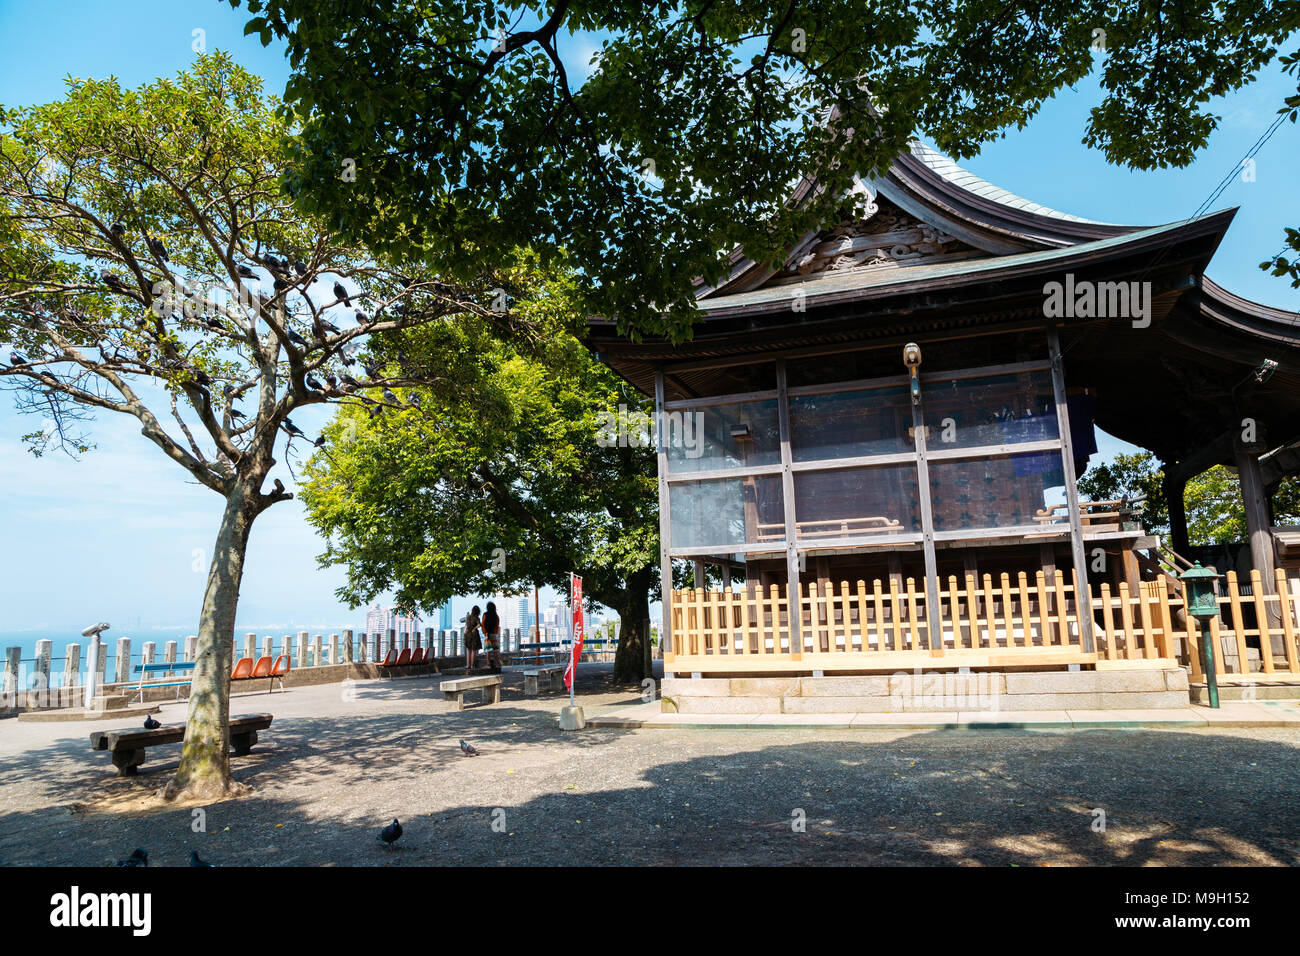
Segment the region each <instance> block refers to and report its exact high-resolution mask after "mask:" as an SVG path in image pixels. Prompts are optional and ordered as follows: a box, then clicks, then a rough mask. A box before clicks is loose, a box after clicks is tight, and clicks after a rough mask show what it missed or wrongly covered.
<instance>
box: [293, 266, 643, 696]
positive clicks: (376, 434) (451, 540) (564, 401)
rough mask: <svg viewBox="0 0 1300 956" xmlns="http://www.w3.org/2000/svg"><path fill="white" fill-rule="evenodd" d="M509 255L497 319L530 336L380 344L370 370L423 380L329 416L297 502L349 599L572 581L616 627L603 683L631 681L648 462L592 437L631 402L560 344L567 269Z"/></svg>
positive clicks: (450, 329) (411, 603)
mask: <svg viewBox="0 0 1300 956" xmlns="http://www.w3.org/2000/svg"><path fill="white" fill-rule="evenodd" d="M517 261H518V265H517V268H516V269H514V270H513V271H512V272H509V273H507V275H508V277H509V279H510V281H511V284H512V287H513V288H516V289H518V290H519V291H518V298H517V299H516V300H513V301H512V302H511V303H510V309H511V311H512V312H513V313H515V314H518V315H520V316H522V317H523V318H524V320H525V321H526V322H527V323H528V324H529V326H530V327H531V328H532V329H533V332H534V334H533V335H532V336H531V337H529V338H527V339H519V338H513V339H508V338H503V337H502V336H501V335H500V334H499V331H498V330H497V329H496V328H494V327H493V325H492V324H491V323H489V322H485V321H482V320H475V319H473V318H472V317H467V318H464V319H462V320H461V321H459V322H457V323H455V324H439V325H433V326H425V327H422V328H419V329H416V330H411V331H406V332H402V333H401V334H394V335H388V336H384V337H383V339H382V341H381V342H376V343H375V346H374V348H375V353H376V356H377V360H379V361H385V362H389V363H392V364H395V365H401V366H402V367H404V368H406V369H407V370H408V372H407V374H409V375H410V376H411V377H413V378H417V379H420V380H421V381H422V382H424V383H425V384H423V385H421V386H420V387H419V388H413V389H409V390H405V391H404V392H403V395H404V396H405V398H404V401H405V404H406V405H407V407H406V408H405V409H404V410H403V411H400V412H389V411H384V412H383V413H381V414H376V415H371V414H369V413H368V412H365V411H362V410H359V409H356V408H353V409H345V410H343V411H342V412H341V414H340V417H339V419H338V420H337V421H336V422H335V423H333V424H332V425H331V426H330V427H329V428H328V429H327V430H326V436H327V438H331V439H333V441H332V443H331V445H330V446H328V447H327V449H326V450H324V451H323V452H322V453H320V454H318V455H316V456H315V457H314V458H313V459H312V460H311V462H310V463H309V464H308V467H307V470H306V482H305V484H304V486H303V491H302V497H303V501H304V502H305V503H306V505H307V508H308V512H309V516H310V520H311V521H312V522H313V523H314V524H315V526H316V527H317V529H318V530H319V531H320V532H321V534H322V535H323V536H325V537H326V539H327V541H328V542H329V546H328V548H327V550H326V552H325V553H324V554H323V555H322V557H321V562H322V565H330V564H338V565H343V566H345V567H346V568H347V575H348V577H347V583H346V584H345V585H344V586H343V587H342V588H341V589H340V591H339V597H340V598H341V599H343V600H345V601H347V602H349V603H350V604H352V605H353V606H357V605H360V604H363V603H365V602H367V601H369V600H371V599H372V598H373V597H375V596H376V595H378V594H379V593H381V592H384V591H386V590H388V589H389V588H392V589H394V591H395V595H396V600H397V602H398V603H400V604H402V605H404V606H408V607H418V608H422V609H424V610H426V611H428V612H432V611H433V610H434V609H435V608H437V607H439V606H441V605H442V604H443V603H445V602H446V601H447V600H448V599H449V598H451V597H452V596H453V595H457V594H467V593H468V594H492V593H495V592H496V591H505V592H507V593H510V592H514V593H519V592H520V591H522V590H523V589H525V588H529V587H532V586H544V585H549V586H551V587H553V588H555V589H556V590H558V591H560V593H562V594H563V593H566V592H567V589H568V586H569V578H568V575H569V572H571V571H574V572H577V573H578V574H580V575H581V576H582V578H583V591H584V595H585V597H586V598H587V601H588V604H589V605H591V606H592V607H594V605H595V604H597V603H598V604H602V605H605V606H606V607H610V608H613V609H614V610H616V611H617V612H618V613H619V616H620V618H621V620H622V627H621V641H620V645H619V648H618V653H617V656H616V659H615V679H617V680H620V681H639V680H641V679H643V678H644V677H646V676H648V675H649V666H650V633H649V617H650V613H649V603H650V600H651V599H652V597H654V596H657V592H658V587H657V585H658V574H657V561H658V546H659V526H658V507H657V505H658V497H657V483H656V478H655V460H654V453H653V448H652V446H650V445H649V444H646V445H640V446H637V445H634V444H632V443H630V442H624V443H621V444H620V443H617V442H616V441H614V442H611V441H609V440H607V439H606V438H605V437H604V436H603V434H602V431H601V428H600V424H601V421H602V419H601V417H600V416H601V412H604V411H608V410H611V409H616V408H617V406H618V404H619V403H620V402H623V403H629V404H632V405H633V406H634V407H635V405H636V402H637V401H638V399H639V400H642V401H643V399H641V398H640V396H637V397H635V398H634V397H632V396H631V395H630V394H629V393H630V392H631V389H630V387H629V386H627V384H626V383H624V382H623V381H622V380H621V379H619V378H618V377H617V376H615V375H614V374H613V373H612V372H610V371H609V370H608V369H606V368H605V367H604V366H602V365H600V364H599V363H598V362H597V361H595V359H594V357H593V356H592V355H591V354H590V353H589V352H588V351H587V349H586V348H584V346H583V345H582V343H581V342H580V341H579V340H578V339H577V338H576V337H575V334H574V333H575V332H579V331H580V330H581V325H582V318H583V316H582V313H581V312H579V311H577V310H576V309H575V308H574V289H573V283H574V278H573V276H572V274H571V273H569V274H556V273H554V272H543V271H542V270H540V269H539V267H538V265H537V263H536V261H535V260H534V259H533V257H529V256H525V257H521V258H519V259H518V260H517Z"/></svg>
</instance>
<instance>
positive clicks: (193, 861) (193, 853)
mask: <svg viewBox="0 0 1300 956" xmlns="http://www.w3.org/2000/svg"><path fill="white" fill-rule="evenodd" d="M190 866H210V867H214V868H215V867H216V864H215V863H209V862H208V861H207V860H201V859H199V851H198V850H190Z"/></svg>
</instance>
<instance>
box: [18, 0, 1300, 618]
mask: <svg viewBox="0 0 1300 956" xmlns="http://www.w3.org/2000/svg"><path fill="white" fill-rule="evenodd" d="M54 16H55V17H57V21H58V22H53V19H52V13H51V8H50V7H49V6H47V5H45V4H36V3H29V2H15V0H0V63H3V64H5V68H4V70H3V73H2V74H0V103H3V104H5V105H6V106H11V107H12V106H18V105H26V104H32V103H40V102H47V101H50V100H52V99H56V98H58V97H59V96H60V95H62V92H63V89H64V87H63V78H64V77H65V76H66V75H68V74H73V75H76V76H80V77H104V76H107V75H109V74H112V75H115V76H117V77H118V78H119V79H120V80H121V81H122V82H123V83H124V84H126V85H130V86H136V85H139V84H142V83H145V82H148V81H150V80H152V79H154V78H156V77H158V76H162V75H170V74H174V73H175V72H177V71H178V70H181V69H184V68H185V67H186V65H187V64H188V63H190V62H191V60H192V59H193V57H194V51H193V48H192V45H193V43H194V42H195V34H194V31H195V30H202V31H204V32H203V35H202V36H203V41H204V43H205V44H206V48H207V49H208V50H213V49H218V48H220V49H224V50H227V51H229V52H231V53H232V54H233V55H234V57H235V59H236V60H237V61H238V62H240V63H241V64H242V65H243V66H245V67H246V68H248V69H250V70H252V71H253V72H255V73H257V74H259V75H261V76H262V77H263V78H264V79H265V80H266V81H267V87H268V89H269V90H271V91H273V92H277V93H278V92H279V91H280V90H282V89H283V85H284V81H285V80H286V79H287V76H288V69H287V65H286V63H285V61H284V59H283V57H282V56H281V55H280V53H279V51H278V50H276V49H275V48H274V47H271V48H263V47H262V46H261V44H260V42H258V41H257V40H256V39H253V38H248V37H244V36H242V30H243V24H244V21H245V19H246V17H247V13H246V11H245V10H243V9H240V10H232V9H231V8H230V5H229V4H228V3H226V2H219V0H166V2H159V0H137V2H132V3H130V4H126V3H104V2H103V0H60V2H59V4H58V6H57V14H54ZM562 49H563V51H564V53H565V56H566V59H568V60H569V61H570V62H572V63H574V64H575V69H574V71H573V72H574V74H576V75H578V76H581V75H582V73H583V72H585V71H583V70H581V68H577V65H578V64H580V63H581V64H585V62H586V61H587V59H588V58H589V56H590V53H591V51H592V50H593V49H594V45H593V44H592V43H591V42H589V41H588V40H586V39H584V38H575V39H570V40H568V41H567V42H566V43H565V44H564V45H563V47H562ZM1294 91H1295V81H1294V80H1293V79H1290V78H1287V77H1284V76H1282V75H1281V74H1280V71H1278V70H1276V69H1273V70H1270V71H1267V72H1265V74H1264V75H1263V76H1262V77H1261V81H1260V82H1259V83H1257V84H1255V85H1254V86H1252V87H1250V88H1249V89H1248V90H1246V91H1245V92H1243V93H1241V94H1238V95H1235V96H1233V97H1231V98H1230V99H1229V100H1227V101H1226V102H1224V103H1223V104H1222V106H1221V108H1220V109H1218V112H1220V113H1222V115H1223V117H1224V119H1223V123H1222V126H1221V128H1220V130H1219V132H1218V133H1216V134H1215V136H1214V138H1213V139H1212V141H1211V144H1210V146H1209V148H1208V149H1207V150H1206V151H1205V152H1203V153H1202V154H1201V155H1200V156H1199V157H1198V159H1197V161H1196V162H1195V163H1194V164H1193V165H1192V166H1190V167H1189V168H1187V169H1184V170H1167V171H1155V172H1149V173H1137V172H1131V171H1127V170H1123V169H1119V168H1115V167H1111V166H1108V165H1107V164H1106V163H1105V161H1104V159H1103V157H1102V156H1101V155H1100V154H1099V153H1096V152H1092V151H1089V150H1087V149H1085V148H1084V147H1083V146H1082V145H1081V143H1080V140H1081V138H1082V131H1083V127H1084V122H1085V119H1086V114H1087V109H1088V108H1089V106H1091V105H1093V104H1094V103H1096V102H1097V101H1098V100H1099V95H1098V91H1097V86H1096V84H1095V83H1094V82H1091V81H1085V82H1083V83H1081V84H1080V85H1079V86H1078V88H1077V90H1076V91H1069V92H1067V93H1065V94H1064V95H1062V96H1061V97H1059V98H1058V99H1057V100H1055V101H1053V102H1052V103H1050V104H1049V105H1048V106H1047V107H1046V108H1045V109H1044V110H1043V112H1042V114H1041V115H1040V116H1039V117H1038V118H1037V119H1035V121H1034V122H1033V123H1032V124H1031V125H1030V126H1029V127H1028V128H1027V129H1025V130H1023V131H1020V132H1012V133H1011V134H1009V135H1008V137H1007V138H1006V139H1004V140H1002V141H1000V142H998V143H995V144H993V145H991V146H989V147H988V148H986V149H985V150H984V152H983V153H982V154H981V155H980V156H978V157H976V158H974V159H970V160H965V161H964V162H963V165H965V166H966V167H967V168H969V169H970V170H971V171H973V172H974V173H976V174H977V175H979V176H982V177H983V178H985V179H987V180H989V181H990V182H993V183H996V184H998V185H999V186H1003V187H1005V188H1007V189H1010V190H1011V191H1012V192H1015V193H1018V194H1020V195H1022V196H1025V197H1028V198H1030V199H1033V200H1035V201H1037V202H1040V203H1043V204H1045V205H1048V206H1051V207H1053V208H1055V209H1059V210H1062V211H1065V212H1071V213H1074V214H1076V215H1080V216H1086V217H1088V218H1090V219H1098V220H1103V221H1109V222H1119V223H1134V224H1155V223H1163V222H1170V221H1174V220H1177V219H1181V218H1183V217H1185V216H1187V215H1189V214H1190V213H1191V212H1192V211H1193V210H1195V209H1196V207H1197V206H1198V205H1200V203H1201V202H1202V200H1204V199H1205V198H1206V197H1207V195H1209V193H1210V192H1211V191H1212V189H1213V188H1214V186H1215V185H1216V184H1217V183H1218V182H1219V181H1220V179H1222V177H1223V176H1224V175H1225V174H1226V173H1227V172H1229V171H1230V170H1233V169H1234V168H1235V167H1236V166H1237V164H1238V162H1239V161H1240V159H1241V157H1242V156H1243V155H1244V154H1245V153H1246V151H1247V150H1248V149H1249V148H1250V147H1251V145H1252V144H1253V143H1254V142H1255V139H1256V138H1257V137H1258V135H1259V134H1260V133H1261V132H1262V131H1263V130H1264V128H1265V127H1266V126H1267V125H1268V124H1269V123H1270V122H1271V121H1272V120H1273V118H1274V114H1275V110H1276V109H1277V107H1278V106H1279V105H1280V104H1281V101H1282V98H1283V96H1285V95H1286V93H1288V92H1294ZM1296 146H1297V128H1296V127H1295V126H1292V125H1291V124H1289V123H1288V124H1285V125H1284V126H1283V127H1282V129H1281V130H1279V131H1278V133H1277V134H1276V135H1275V136H1274V137H1273V139H1272V140H1271V141H1270V142H1269V143H1268V145H1267V146H1266V147H1265V148H1264V150H1263V151H1262V152H1261V153H1260V154H1259V156H1258V157H1257V160H1256V170H1255V173H1256V177H1255V181H1254V182H1243V181H1242V180H1241V178H1240V177H1237V178H1235V179H1234V181H1233V183H1232V185H1231V186H1230V187H1229V188H1228V190H1227V191H1226V192H1225V193H1224V195H1223V196H1222V197H1221V198H1220V199H1219V201H1218V202H1217V203H1216V208H1222V207H1226V206H1233V205H1238V206H1240V207H1241V210H1240V212H1239V213H1238V215H1237V219H1236V221H1235V223H1234V224H1233V227H1232V229H1231V231H1230V232H1229V233H1228V236H1227V238H1226V239H1225V240H1224V242H1223V244H1222V245H1221V246H1220V248H1219V251H1218V253H1217V255H1216V257H1215V259H1214V262H1213V263H1212V264H1211V266H1210V269H1209V275H1210V277H1211V278H1213V279H1214V280H1215V281H1217V282H1219V283H1220V284H1222V285H1225V286H1226V287H1228V288H1229V289H1231V290H1233V291H1234V292H1236V293H1238V294H1240V295H1243V296H1246V297H1247V298H1251V299H1255V300H1258V301H1260V302H1264V303H1267V304H1269V305H1273V306H1278V307H1281V308H1287V309H1297V308H1300V291H1297V290H1294V289H1290V288H1289V287H1288V286H1287V285H1286V284H1285V283H1284V282H1282V281H1281V280H1277V279H1273V278H1271V277H1269V276H1267V275H1266V274H1265V273H1263V272H1261V271H1259V270H1258V269H1257V268H1256V264H1257V263H1258V262H1260V261H1261V260H1263V259H1265V258H1267V257H1268V256H1270V255H1271V254H1273V253H1274V252H1276V251H1278V249H1279V248H1280V246H1281V244H1282V240H1281V234H1282V232H1281V230H1282V228H1283V226H1286V225H1295V224H1296V223H1300V191H1297V190H1296V188H1295V177H1296V161H1295V158H1294V157H1295V152H1296ZM327 414H328V413H327V412H325V411H323V410H321V409H308V410H305V411H304V412H303V413H302V414H301V416H296V417H297V418H300V420H299V421H298V422H297V423H298V424H299V426H300V427H302V428H303V429H304V430H305V431H307V432H308V433H312V430H313V429H314V428H319V426H320V424H321V423H322V422H323V420H324V418H325V416H326V415H327ZM39 427H40V421H39V419H33V418H30V417H27V416H20V415H18V414H17V413H16V412H15V411H14V409H13V406H12V403H11V400H10V398H9V397H8V396H7V395H6V396H0V500H2V501H4V502H5V507H4V509H3V512H2V514H3V522H4V527H5V546H4V547H3V548H0V631H7V630H21V629H28V628H49V629H67V628H71V627H74V626H75V627H78V628H80V627H81V626H84V625H85V624H87V623H90V622H91V621H93V620H108V621H112V622H115V623H116V622H118V621H121V622H122V625H129V626H134V624H135V622H136V620H137V619H140V620H141V621H142V622H143V625H144V626H145V627H150V626H159V627H163V626H177V627H183V626H191V625H192V624H193V623H194V621H195V620H196V618H197V611H198V607H199V604H200V601H201V598H202V589H203V584H204V579H205V575H206V570H207V568H206V559H207V554H208V549H209V548H210V546H211V542H212V539H213V537H214V536H215V533H216V527H217V521H218V518H219V514H220V509H219V500H218V499H217V497H216V496H215V495H214V494H213V493H212V492H210V491H208V490H207V489H205V488H202V487H200V486H198V485H197V484H196V483H194V482H193V481H192V480H190V479H188V476H187V475H186V474H185V473H184V472H183V471H182V470H181V469H180V468H179V467H177V466H176V465H175V464H173V463H172V462H170V461H168V460H166V459H165V458H164V457H163V456H162V455H161V454H159V453H158V452H157V450H156V449H155V448H154V446H153V445H151V444H150V443H148V442H146V441H145V439H144V438H142V437H141V436H140V434H139V430H138V427H134V426H132V424H131V421H130V420H128V419H126V418H125V417H123V416H108V415H104V416H101V417H100V418H99V420H98V421H97V422H96V423H95V424H94V425H93V427H92V434H93V438H94V440H95V441H96V442H97V443H98V446H99V447H98V448H97V450H95V451H93V452H91V453H90V454H88V455H86V456H85V457H84V458H83V459H82V460H81V461H80V462H72V461H70V460H68V459H67V458H66V457H64V456H62V455H60V454H51V455H47V456H46V457H44V458H41V459H36V458H33V457H32V456H31V455H29V454H27V453H26V452H25V451H24V450H23V448H22V446H21V443H20V441H19V436H20V435H22V434H24V433H26V432H30V431H34V430H36V429H38V428H39ZM1119 447H1120V445H1119V443H1118V442H1114V441H1103V442H1102V455H1103V456H1109V455H1111V454H1113V453H1114V452H1115V450H1116V449H1117V448H1119ZM320 549H321V543H320V541H319V539H318V538H317V537H316V535H315V533H314V532H313V531H312V530H311V528H310V527H309V526H308V525H307V523H306V521H305V520H304V518H303V513H302V508H301V505H299V504H298V503H297V501H292V502H288V503H285V504H282V505H277V506H276V507H274V508H272V509H271V510H269V511H268V512H266V513H265V514H264V515H263V516H262V517H261V518H259V520H258V523H257V525H256V526H255V528H254V531H253V537H252V541H251V544H250V548H249V557H248V563H247V569H246V574H245V583H244V588H243V592H242V595H241V604H240V614H239V620H240V625H241V626H244V625H247V626H252V627H257V628H262V627H278V626H284V627H290V626H299V627H303V628H312V627H314V626H320V627H331V626H332V627H343V626H352V625H356V624H358V623H360V621H361V620H362V613H363V612H361V611H349V610H348V609H347V608H346V607H345V606H344V605H342V604H340V603H339V602H337V601H336V600H335V598H334V589H335V588H336V587H337V586H338V585H339V584H340V583H342V580H343V575H342V572H341V571H340V570H338V569H329V570H320V569H318V568H317V566H316V561H315V556H316V554H317V553H318V552H319V551H320ZM196 567H197V570H196V569H195V568H196ZM547 601H548V595H543V600H542V603H543V605H545V604H546V603H547ZM467 605H468V601H458V602H457V605H456V610H457V612H458V616H459V614H461V613H463V610H464V608H465V607H466V606H467ZM115 631H116V633H118V634H119V635H120V634H123V633H126V632H127V630H126V627H125V626H118V627H115Z"/></svg>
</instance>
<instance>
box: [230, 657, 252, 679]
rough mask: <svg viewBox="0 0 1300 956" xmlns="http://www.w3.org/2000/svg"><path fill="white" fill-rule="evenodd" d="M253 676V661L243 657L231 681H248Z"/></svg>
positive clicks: (233, 672)
mask: <svg viewBox="0 0 1300 956" xmlns="http://www.w3.org/2000/svg"><path fill="white" fill-rule="evenodd" d="M252 676H253V659H252V658H251V657H241V658H240V659H239V661H238V662H237V663H236V664H235V669H234V670H233V671H232V672H231V674H230V679H231V680H248V679H249V678H250V677H252Z"/></svg>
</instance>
